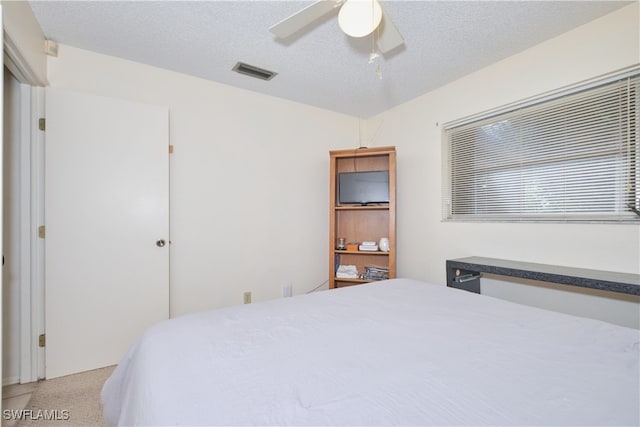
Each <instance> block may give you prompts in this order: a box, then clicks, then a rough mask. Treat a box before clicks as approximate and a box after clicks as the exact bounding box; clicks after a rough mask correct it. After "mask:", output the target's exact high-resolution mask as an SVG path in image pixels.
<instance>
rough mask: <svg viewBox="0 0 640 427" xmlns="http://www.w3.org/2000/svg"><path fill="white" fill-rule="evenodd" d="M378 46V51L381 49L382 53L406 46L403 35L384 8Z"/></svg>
mask: <svg viewBox="0 0 640 427" xmlns="http://www.w3.org/2000/svg"><path fill="white" fill-rule="evenodd" d="M380 6H382V5H380ZM376 44H377V45H378V49H380V52H381V53H387V52H389V51H390V50H392V49H395V48H396V47H398V46H402V45H403V44H404V39H403V38H402V35H401V34H400V32H399V31H398V29H397V28H396V26H395V25H394V24H393V22H392V21H391V18H389V15H387V12H385V10H384V8H382V29H381V30H380V34H379V35H378V41H377V43H376Z"/></svg>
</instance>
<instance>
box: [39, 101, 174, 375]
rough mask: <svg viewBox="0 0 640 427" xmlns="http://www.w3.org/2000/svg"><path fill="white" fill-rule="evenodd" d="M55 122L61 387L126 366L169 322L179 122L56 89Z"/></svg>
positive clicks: (50, 333) (51, 315)
mask: <svg viewBox="0 0 640 427" xmlns="http://www.w3.org/2000/svg"><path fill="white" fill-rule="evenodd" d="M46 116H47V122H46V134H45V135H46V148H45V150H46V172H45V183H46V184H45V185H46V190H45V217H46V238H45V247H46V255H45V258H46V261H45V300H46V303H45V310H46V315H45V319H46V323H45V326H46V377H47V378H54V377H59V376H62V375H67V374H71V373H75V372H81V371H85V370H90V369H95V368H99V367H103V366H109V365H113V364H116V363H118V362H119V361H120V359H121V358H122V357H123V356H124V354H125V353H126V350H127V348H128V347H129V346H130V345H131V344H132V343H133V341H134V340H135V338H136V337H137V336H138V335H140V334H141V333H142V332H143V330H144V329H145V328H146V327H148V326H149V325H151V324H153V323H155V322H157V321H159V320H163V319H167V318H168V317H169V117H168V116H169V113H168V110H167V109H166V108H162V107H157V106H150V105H144V104H138V103H133V102H128V101H123V100H119V99H111V98H105V97H98V96H94V95H87V94H79V93H74V92H68V91H63V90H59V89H47V93H46ZM163 242H164V245H163Z"/></svg>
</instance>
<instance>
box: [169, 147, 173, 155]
mask: <svg viewBox="0 0 640 427" xmlns="http://www.w3.org/2000/svg"><path fill="white" fill-rule="evenodd" d="M169 154H173V145H169Z"/></svg>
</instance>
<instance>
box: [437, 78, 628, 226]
mask: <svg viewBox="0 0 640 427" xmlns="http://www.w3.org/2000/svg"><path fill="white" fill-rule="evenodd" d="M639 125H640V72H639V70H635V71H634V72H632V73H628V74H627V75H626V76H624V77H621V76H618V77H617V78H615V79H609V80H608V81H605V82H599V83H597V84H591V85H589V87H586V88H585V87H583V88H576V89H573V90H571V91H570V92H568V91H567V92H564V93H561V94H556V95H554V96H551V97H549V96H547V97H545V99H543V100H537V101H535V102H529V103H527V104H526V105H520V106H516V107H513V108H510V109H509V110H506V111H502V112H500V113H497V114H493V115H490V116H484V117H479V118H476V119H470V120H466V121H465V122H464V123H461V124H456V123H453V124H451V125H448V126H446V127H445V130H444V155H445V156H446V158H445V161H444V167H445V171H444V172H445V173H444V177H443V183H444V189H443V190H444V191H443V196H444V197H443V211H444V212H443V216H444V219H445V220H463V221H464V220H470V221H616V222H620V221H639V220H640V190H639V185H640V167H639V165H638V161H640V127H639Z"/></svg>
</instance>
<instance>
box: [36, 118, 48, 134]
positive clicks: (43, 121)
mask: <svg viewBox="0 0 640 427" xmlns="http://www.w3.org/2000/svg"><path fill="white" fill-rule="evenodd" d="M46 128H47V119H45V118H40V119H38V129H40V130H41V131H43V132H44V130H45V129H46Z"/></svg>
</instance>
